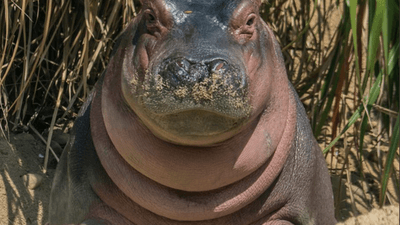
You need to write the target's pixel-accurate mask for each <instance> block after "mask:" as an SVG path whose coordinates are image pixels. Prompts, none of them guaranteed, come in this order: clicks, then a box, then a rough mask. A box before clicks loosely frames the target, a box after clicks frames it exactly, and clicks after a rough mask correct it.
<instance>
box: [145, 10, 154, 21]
mask: <svg viewBox="0 0 400 225" xmlns="http://www.w3.org/2000/svg"><path fill="white" fill-rule="evenodd" d="M145 19H146V21H147V23H150V24H152V23H155V22H156V16H154V13H153V11H152V10H151V9H147V10H146V11H145Z"/></svg>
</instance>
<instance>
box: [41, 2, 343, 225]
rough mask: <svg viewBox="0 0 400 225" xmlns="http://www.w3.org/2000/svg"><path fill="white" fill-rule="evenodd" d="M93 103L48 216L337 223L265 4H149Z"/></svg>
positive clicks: (141, 224)
mask: <svg viewBox="0 0 400 225" xmlns="http://www.w3.org/2000/svg"><path fill="white" fill-rule="evenodd" d="M141 4H142V8H141V10H140V12H139V13H138V15H137V17H136V18H135V19H133V20H132V22H131V23H130V24H129V25H128V26H127V27H126V29H125V30H124V31H123V34H122V35H121V36H120V38H119V39H118V40H117V41H116V46H115V48H114V52H113V53H112V57H111V59H110V62H109V64H108V66H107V69H106V71H105V72H104V74H103V75H102V76H101V77H100V78H99V80H98V82H97V83H96V85H95V87H94V89H93V91H92V93H91V94H90V96H89V97H88V99H87V101H86V102H85V103H84V105H83V106H82V109H81V111H80V113H79V115H78V117H77V119H76V122H75V124H74V128H73V131H72V136H71V138H70V142H69V143H68V144H67V146H66V147H65V149H64V151H63V153H62V156H61V159H60V162H59V164H58V166H57V170H56V173H55V177H54V181H53V184H52V191H51V200H50V206H49V211H50V212H49V224H118V225H124V224H135V225H149V224H151V225H153V224H168V225H186V224H191V225H192V224H193V225H210V224H221V225H224V224H229V225H236V224H237V225H239V224H240V225H245V224H246V225H247V224H249V225H250V224H252V225H255V224H282V225H283V224H324V225H329V224H335V223H336V221H335V218H334V207H333V193H332V187H331V182H330V178H329V173H328V169H327V167H326V163H325V160H324V157H323V155H322V152H321V150H320V148H319V146H318V144H317V142H316V140H315V138H314V137H313V134H312V131H311V128H310V125H309V121H308V119H307V115H306V113H305V110H304V107H303V105H302V104H301V102H300V100H299V97H298V96H297V94H296V91H295V90H294V88H293V86H292V85H291V84H290V82H289V80H288V77H287V73H286V69H285V65H284V61H283V56H282V53H281V50H280V48H279V45H278V43H277V41H276V39H275V37H274V34H273V32H272V30H271V29H270V28H269V27H268V26H267V24H266V23H265V22H264V21H263V20H262V19H261V18H260V15H259V7H260V5H261V1H260V0H187V1H182V0H142V1H141Z"/></svg>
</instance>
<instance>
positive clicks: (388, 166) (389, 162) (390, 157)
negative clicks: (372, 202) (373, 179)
mask: <svg viewBox="0 0 400 225" xmlns="http://www.w3.org/2000/svg"><path fill="white" fill-rule="evenodd" d="M399 121H400V115H399V116H397V120H396V125H395V126H394V129H393V135H392V140H391V144H390V147H389V154H388V155H387V158H386V166H385V170H384V172H383V176H382V182H381V186H382V189H381V193H380V194H381V195H380V198H379V206H381V207H382V206H383V204H384V203H385V197H386V191H387V185H388V182H389V176H390V171H391V170H392V167H393V160H394V156H395V155H396V151H397V149H398V147H399Z"/></svg>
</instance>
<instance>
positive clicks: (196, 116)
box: [120, 0, 273, 146]
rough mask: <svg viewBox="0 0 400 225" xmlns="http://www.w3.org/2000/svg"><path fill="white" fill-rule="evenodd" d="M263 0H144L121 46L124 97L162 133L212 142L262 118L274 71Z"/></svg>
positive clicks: (171, 138)
mask: <svg viewBox="0 0 400 225" xmlns="http://www.w3.org/2000/svg"><path fill="white" fill-rule="evenodd" d="M260 4H261V3H260V1H259V0H258V1H257V0H230V1H226V0H153V1H150V0H142V9H141V11H140V13H139V14H138V16H137V17H136V18H135V21H134V23H133V25H131V26H130V27H128V29H127V30H129V29H130V30H131V31H128V33H129V35H127V36H126V37H125V38H124V39H123V40H122V43H121V45H120V49H121V47H122V50H121V51H122V53H121V54H124V55H123V57H122V58H123V62H122V64H123V69H122V78H121V82H122V83H121V85H122V95H123V97H124V99H125V101H126V102H127V104H128V105H129V107H130V108H131V109H132V110H133V111H134V112H135V113H136V114H137V116H138V117H139V118H140V119H141V121H142V122H143V123H144V124H145V125H146V126H147V127H148V128H149V129H150V130H151V131H152V132H153V133H154V134H155V135H156V136H158V137H159V138H161V139H163V140H166V141H168V142H172V143H175V144H181V145H193V146H209V145H213V144H215V143H219V142H222V141H224V140H227V139H229V138H230V137H232V136H233V135H235V134H237V133H238V132H240V130H242V129H245V127H246V126H248V125H249V124H251V123H250V122H251V121H253V120H254V119H256V118H258V117H259V115H260V114H261V113H262V111H263V110H264V109H265V108H266V107H265V106H266V104H267V102H268V92H269V89H270V88H269V85H270V84H271V83H273V80H271V78H269V80H268V82H266V77H267V76H269V74H270V73H271V72H272V70H271V66H266V65H268V60H270V59H268V57H266V56H265V55H264V54H265V53H264V52H263V51H261V49H264V48H265V47H268V46H271V43H272V42H270V40H271V39H270V38H260V37H263V36H265V35H269V34H268V32H266V31H265V28H264V27H265V23H264V22H263V21H262V19H261V18H260V16H259V13H258V11H259V6H260Z"/></svg>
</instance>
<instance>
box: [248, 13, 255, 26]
mask: <svg viewBox="0 0 400 225" xmlns="http://www.w3.org/2000/svg"><path fill="white" fill-rule="evenodd" d="M255 19H256V16H255V15H254V14H252V15H250V16H249V17H248V18H247V22H246V25H247V26H251V25H253V24H254V21H255Z"/></svg>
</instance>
